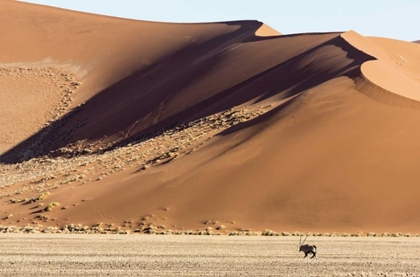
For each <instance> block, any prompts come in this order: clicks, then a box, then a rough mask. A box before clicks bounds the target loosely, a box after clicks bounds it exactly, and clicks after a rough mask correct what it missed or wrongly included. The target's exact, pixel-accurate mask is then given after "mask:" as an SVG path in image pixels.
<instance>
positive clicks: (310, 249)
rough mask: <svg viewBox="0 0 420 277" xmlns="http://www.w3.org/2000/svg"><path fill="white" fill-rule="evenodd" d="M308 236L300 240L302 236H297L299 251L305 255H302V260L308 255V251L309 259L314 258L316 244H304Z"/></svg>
mask: <svg viewBox="0 0 420 277" xmlns="http://www.w3.org/2000/svg"><path fill="white" fill-rule="evenodd" d="M307 238H308V236H306V237H305V239H304V240H303V242H301V241H302V236H300V237H299V252H301V251H302V252H303V253H305V256H304V257H303V260H302V262H303V261H304V260H305V258H306V257H307V256H308V254H309V253H311V254H312V257H311V259H313V258H316V246H315V245H309V244H304V243H305V241H306V239H307Z"/></svg>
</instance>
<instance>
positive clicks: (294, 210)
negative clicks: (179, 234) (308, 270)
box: [0, 0, 420, 233]
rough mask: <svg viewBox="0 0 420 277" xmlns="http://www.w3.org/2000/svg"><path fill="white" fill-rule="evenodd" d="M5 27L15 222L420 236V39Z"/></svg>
mask: <svg viewBox="0 0 420 277" xmlns="http://www.w3.org/2000/svg"><path fill="white" fill-rule="evenodd" d="M0 34H1V35H0V45H1V51H0V186H1V190H0V197H1V200H2V201H1V204H0V212H1V214H2V215H3V216H2V221H1V222H0V225H3V226H9V225H12V226H17V227H16V228H17V229H19V228H20V230H23V229H22V228H27V229H25V230H28V232H29V231H31V230H32V231H33V230H40V228H41V229H42V228H47V227H55V228H57V229H54V230H56V231H57V230H60V232H64V231H66V230H69V228H70V229H72V230H74V229H75V227H74V226H75V225H77V224H81V225H77V226H79V227H77V228H79V229H78V230H79V231H81V229H85V228H84V227H83V226H85V225H86V226H90V227H89V228H91V227H92V226H97V227H96V228H97V230H99V227H98V226H104V227H103V228H102V227H101V231H98V232H102V231H103V232H107V231H106V230H109V232H120V231H121V232H125V231H124V230H128V229H129V230H132V231H136V230H137V231H147V230H149V231H150V228H151V227H150V225H151V224H153V226H156V228H158V229H159V230H160V232H168V233H171V232H172V231H171V232H170V230H173V231H175V230H178V231H179V230H184V231H186V230H191V232H198V230H206V231H205V232H207V233H210V231H211V230H213V231H216V230H217V231H218V232H220V233H229V232H232V231H239V230H242V231H247V232H250V231H263V230H265V229H270V230H274V231H276V232H282V231H285V232H291V231H299V232H307V231H311V232H348V233H351V232H360V231H363V232H365V233H367V232H378V233H379V232H405V233H408V232H411V233H417V232H419V231H420V213H419V212H418V211H419V210H420V201H418V197H419V195H420V186H419V183H418V182H419V181H418V180H419V179H420V171H419V165H420V155H419V153H420V143H419V141H420V128H419V127H418V126H419V122H420V102H419V101H420V77H419V76H420V45H418V44H416V43H411V42H404V41H397V40H392V39H386V38H376V37H364V36H362V35H360V34H358V33H357V32H355V31H348V32H344V33H311V34H295V35H281V34H280V33H278V32H277V31H275V30H273V29H272V28H270V27H269V26H266V25H264V24H263V23H261V22H258V21H235V22H220V23H206V24H171V23H156V22H146V21H135V20H126V19H118V18H112V17H106V16H99V15H93V14H86V13H79V12H74V11H67V10H61V9H56V8H50V7H44V6H38V5H32V4H27V3H21V2H15V1H6V0H2V1H0ZM46 192H48V193H46ZM54 203H55V204H54ZM100 223H102V224H100ZM71 224H75V225H71ZM64 225H67V227H66V228H64V227H63V226H64ZM31 226H32V227H31ZM69 226H73V227H69ZM35 227H36V228H35ZM60 228H61V229H60ZM147 228H149V229H147ZM209 228H210V229H209ZM17 229H14V228H13V227H12V228H11V229H10V228H3V229H2V230H3V231H5V230H9V231H10V230H12V231H13V230H17ZM51 230H53V229H51ZM209 230H210V231H209ZM155 231H156V230H155ZM155 231H153V232H155Z"/></svg>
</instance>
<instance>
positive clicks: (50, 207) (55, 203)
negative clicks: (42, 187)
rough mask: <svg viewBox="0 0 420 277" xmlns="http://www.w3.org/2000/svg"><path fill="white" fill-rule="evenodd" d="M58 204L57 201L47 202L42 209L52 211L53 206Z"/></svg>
mask: <svg viewBox="0 0 420 277" xmlns="http://www.w3.org/2000/svg"><path fill="white" fill-rule="evenodd" d="M58 206H60V203H58V202H51V203H50V204H48V206H47V207H46V208H45V209H44V211H46V212H49V211H52V210H53V209H54V208H55V207H58Z"/></svg>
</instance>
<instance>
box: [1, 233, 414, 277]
mask: <svg viewBox="0 0 420 277" xmlns="http://www.w3.org/2000/svg"><path fill="white" fill-rule="evenodd" d="M0 241H1V244H0V265H1V266H0V274H1V276H400V277H403V276H420V274H419V272H420V261H419V259H418V253H419V251H420V240H419V238H366V237H365V238H325V237H322V238H319V237H309V238H308V240H307V242H308V243H312V244H316V245H317V247H318V249H319V253H318V258H317V260H315V259H314V260H305V261H303V260H302V257H303V255H302V253H298V251H297V244H298V241H299V240H298V238H297V237H288V238H285V237H226V236H204V237H203V236H194V237H191V236H147V235H139V236H119V235H106V236H103V235H102V236H101V235H39V234H38V235H1V236H0Z"/></svg>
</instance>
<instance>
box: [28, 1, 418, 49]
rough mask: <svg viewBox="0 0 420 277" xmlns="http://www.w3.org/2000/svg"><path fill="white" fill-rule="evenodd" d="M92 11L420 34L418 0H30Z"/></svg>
mask: <svg viewBox="0 0 420 277" xmlns="http://www.w3.org/2000/svg"><path fill="white" fill-rule="evenodd" d="M25 2H32V3H38V4H44V5H50V6H57V7H62V8H68V9H72V10H79V11H86V12H91V13H98V14H106V15H112V16H118V17H126V18H133V19H142V20H153V21H166V22H209V21H210V22H211V21H228V20H239V19H257V20H260V21H263V22H264V23H266V24H268V25H270V26H271V27H273V28H274V29H276V30H277V31H279V32H281V33H283V34H291V33H303V32H330V31H347V30H350V29H352V30H355V31H357V32H359V33H361V34H362V35H366V36H380V37H389V38H396V39H401V40H408V41H413V40H418V39H420V28H419V26H420V1H417V0H345V1H342V0H287V1H286V0H252V1H251V0H29V1H25Z"/></svg>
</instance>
